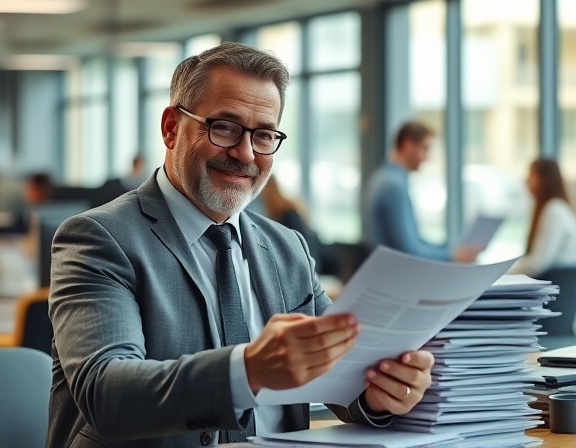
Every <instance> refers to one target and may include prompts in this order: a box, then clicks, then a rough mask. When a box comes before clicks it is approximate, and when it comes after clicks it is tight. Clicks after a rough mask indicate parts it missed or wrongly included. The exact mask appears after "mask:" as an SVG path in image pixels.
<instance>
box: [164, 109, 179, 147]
mask: <svg viewBox="0 0 576 448" xmlns="http://www.w3.org/2000/svg"><path fill="white" fill-rule="evenodd" d="M161 129H162V140H164V145H166V148H168V149H172V148H174V142H175V141H176V134H177V132H178V120H177V119H176V109H174V108H173V107H172V106H169V107H167V108H166V109H164V112H162V122H161Z"/></svg>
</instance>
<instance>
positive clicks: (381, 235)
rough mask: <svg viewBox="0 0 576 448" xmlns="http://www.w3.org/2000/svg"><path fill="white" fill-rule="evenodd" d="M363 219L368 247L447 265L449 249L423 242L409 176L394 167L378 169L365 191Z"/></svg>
mask: <svg viewBox="0 0 576 448" xmlns="http://www.w3.org/2000/svg"><path fill="white" fill-rule="evenodd" d="M365 199H366V201H365V207H364V214H365V216H364V218H365V220H364V221H365V224H366V226H367V227H366V230H367V237H368V243H369V245H370V246H371V247H372V248H374V247H376V246H377V245H379V244H382V245H384V246H388V247H391V248H393V249H396V250H399V251H401V252H405V253H408V254H412V255H416V256H419V257H423V258H429V259H434V260H443V261H448V260H450V259H451V253H450V249H449V248H448V247H447V246H446V245H445V244H444V245H436V244H432V243H429V242H427V241H425V240H423V239H422V238H421V237H420V233H419V231H418V225H417V223H416V217H415V216H414V210H413V209H412V202H411V201H410V196H409V193H408V172H407V171H406V170H405V169H404V168H403V167H401V166H400V165H398V164H396V163H392V162H390V163H388V164H386V165H384V166H383V167H381V168H379V169H378V170H377V171H376V172H375V173H374V174H373V175H372V177H371V179H370V181H369V183H368V188H367V191H366V198H365Z"/></svg>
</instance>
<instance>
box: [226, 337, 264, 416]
mask: <svg viewBox="0 0 576 448" xmlns="http://www.w3.org/2000/svg"><path fill="white" fill-rule="evenodd" d="M247 345H248V344H239V345H237V346H236V347H234V348H233V349H232V353H231V354H230V390H231V393H232V404H233V405H234V412H235V413H236V417H237V418H238V419H240V417H241V416H242V414H243V413H244V411H246V410H247V409H252V408H256V407H258V404H257V403H256V397H255V396H254V394H253V393H252V391H251V390H250V386H249V385H248V376H247V375H246V366H245V365H244V350H245V349H246V346H247Z"/></svg>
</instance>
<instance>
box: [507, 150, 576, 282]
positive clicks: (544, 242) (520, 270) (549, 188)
mask: <svg viewBox="0 0 576 448" xmlns="http://www.w3.org/2000/svg"><path fill="white" fill-rule="evenodd" d="M527 185H528V189H529V191H530V194H531V195H532V197H533V198H534V211H533V213H532V222H531V224H530V232H529V234H528V244H527V249H526V254H525V255H524V256H523V257H522V258H520V259H519V260H518V261H517V262H516V263H515V264H514V265H513V266H512V268H511V269H510V271H509V273H510V274H526V275H528V276H530V277H534V278H541V277H542V274H544V273H546V272H547V271H549V270H550V269H553V268H576V215H575V213H574V209H573V208H572V206H571V205H570V202H569V199H568V195H567V194H566V188H565V185H564V182H563V180H562V175H561V173H560V169H559V167H558V164H557V163H556V161H554V160H549V159H538V160H535V161H534V162H532V164H531V165H530V171H529V174H528V180H527Z"/></svg>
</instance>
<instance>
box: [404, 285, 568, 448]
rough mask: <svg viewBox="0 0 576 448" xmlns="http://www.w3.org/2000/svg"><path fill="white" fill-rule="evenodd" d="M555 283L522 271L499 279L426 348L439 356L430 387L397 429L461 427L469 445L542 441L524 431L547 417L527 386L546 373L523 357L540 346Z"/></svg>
mask: <svg viewBox="0 0 576 448" xmlns="http://www.w3.org/2000/svg"><path fill="white" fill-rule="evenodd" d="M557 292H558V287H557V286H556V285H551V284H550V282H547V281H541V280H534V279H531V278H529V277H526V276H523V275H505V276H503V277H501V278H500V279H499V280H498V281H496V282H495V283H494V284H493V285H492V287H491V288H489V289H488V290H487V291H486V292H485V293H484V294H483V295H482V296H480V297H479V298H478V299H477V300H476V301H474V302H473V303H472V304H471V305H470V306H469V307H468V308H467V309H466V310H465V311H463V312H462V313H461V314H460V315H459V316H458V317H457V318H456V319H454V321H452V322H451V323H450V324H448V325H447V326H446V328H444V329H443V330H442V331H440V332H439V333H438V334H437V335H436V336H435V337H434V338H433V339H432V340H430V341H429V342H428V343H427V344H426V345H425V346H424V349H426V350H429V351H431V352H432V353H433V354H434V356H435V358H436V363H435V365H434V367H433V370H432V375H433V382H432V386H431V387H430V388H429V389H428V391H427V392H426V394H425V396H424V398H423V400H422V401H421V402H420V403H419V404H418V405H417V406H416V407H415V408H414V409H413V410H412V411H410V412H409V413H408V414H406V415H404V416H402V417H401V418H400V419H399V420H398V421H397V423H396V425H395V426H396V428H398V429H405V430H407V431H420V432H428V433H442V432H445V431H448V432H454V431H456V432H458V433H459V434H460V435H462V436H463V437H465V446H466V447H469V448H472V447H478V448H484V447H487V446H490V447H500V446H502V447H509V446H515V445H518V446H530V445H531V443H532V442H533V443H534V445H535V446H537V445H538V444H539V443H540V441H539V440H537V439H536V440H535V439H532V441H531V440H530V439H531V438H529V437H527V436H525V435H524V430H525V429H528V428H533V427H536V426H538V425H539V424H541V423H542V420H541V418H540V413H541V412H540V410H538V409H535V408H533V407H531V406H530V405H529V403H530V402H532V401H535V400H536V399H535V398H534V397H532V396H529V395H525V394H524V393H523V392H524V391H525V390H526V389H528V388H530V387H532V386H533V384H534V383H535V382H536V381H538V380H542V377H541V376H538V374H537V373H535V372H534V371H533V369H531V368H530V366H529V364H528V363H527V361H526V357H527V355H528V354H529V353H532V352H538V351H540V350H541V349H542V347H540V346H539V345H538V335H540V334H543V333H541V332H539V331H538V329H539V328H540V326H539V325H537V323H536V322H537V320H538V319H540V318H545V317H552V316H555V315H557V314H558V313H553V312H551V311H550V310H548V309H546V308H544V307H543V305H544V304H545V303H547V302H548V301H550V300H553V298H554V295H555V294H557Z"/></svg>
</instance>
